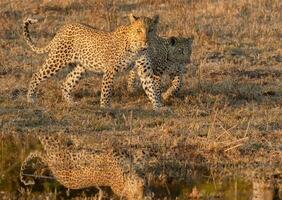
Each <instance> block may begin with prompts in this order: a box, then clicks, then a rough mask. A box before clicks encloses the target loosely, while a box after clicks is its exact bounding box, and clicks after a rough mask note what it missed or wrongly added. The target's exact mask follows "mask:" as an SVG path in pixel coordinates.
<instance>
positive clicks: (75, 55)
mask: <svg viewBox="0 0 282 200" xmlns="http://www.w3.org/2000/svg"><path fill="white" fill-rule="evenodd" d="M129 19H130V23H129V24H126V25H121V26H118V27H117V28H116V29H115V30H113V31H104V30H99V29H97V28H94V27H92V26H90V25H85V24H80V23H69V24H65V25H64V26H62V27H61V28H60V29H59V30H58V32H57V33H56V35H55V36H54V37H53V39H52V40H51V41H50V42H49V43H48V44H47V45H46V46H45V47H37V46H36V45H35V44H34V42H33V40H32V38H31V36H30V33H29V25H31V24H35V23H37V22H38V20H37V19H32V18H27V19H26V20H25V21H24V25H23V29H24V31H23V35H24V39H25V41H26V42H27V44H28V46H29V47H30V48H31V49H32V50H33V51H34V52H36V53H37V54H42V53H46V54H48V57H47V59H46V60H45V63H44V64H43V65H42V66H41V67H40V69H39V70H38V71H37V72H36V73H34V74H33V75H32V78H31V81H30V83H29V86H28V92H27V101H28V102H35V100H36V94H37V93H38V92H37V91H38V86H39V85H40V84H41V83H42V82H43V81H45V80H46V79H48V78H50V77H52V76H53V75H55V74H56V73H57V72H58V71H59V70H60V69H62V68H64V67H66V66H68V65H69V64H72V65H74V66H75V67H74V69H73V70H72V71H71V72H70V73H69V74H68V75H67V77H66V80H65V81H64V83H63V84H62V96H63V98H64V99H65V100H66V101H67V103H68V105H73V104H75V105H76V104H77V102H75V101H74V98H73V95H72V94H71V93H72V91H73V89H74V88H75V87H76V86H77V85H78V83H79V80H80V79H81V77H82V75H83V74H84V73H85V72H86V70H90V71H94V72H99V73H101V72H102V73H103V78H102V87H101V97H100V106H101V107H102V108H109V107H111V97H112V90H113V86H114V78H115V77H116V76H117V75H119V74H121V73H122V72H126V71H129V70H130V69H132V68H136V70H137V72H138V75H139V76H140V79H141V82H142V86H143V89H144V90H145V93H146V94H147V96H148V98H149V100H150V102H151V103H152V105H153V108H154V109H156V110H157V109H158V108H161V107H162V106H163V105H162V103H161V97H160V96H158V94H157V92H156V88H157V86H156V84H155V81H154V77H153V70H152V67H151V60H150V58H149V56H148V47H149V36H151V35H152V34H151V33H150V32H152V31H153V30H154V27H155V26H156V25H157V23H158V21H159V20H158V19H159V17H158V16H157V15H156V16H154V17H153V18H150V17H144V16H142V17H138V16H135V15H133V14H132V13H131V14H130V15H129ZM132 63H134V64H132Z"/></svg>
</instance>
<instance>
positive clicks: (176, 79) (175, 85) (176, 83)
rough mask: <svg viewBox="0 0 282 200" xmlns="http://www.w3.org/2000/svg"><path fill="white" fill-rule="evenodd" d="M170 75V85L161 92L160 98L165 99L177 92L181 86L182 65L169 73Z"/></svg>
mask: <svg viewBox="0 0 282 200" xmlns="http://www.w3.org/2000/svg"><path fill="white" fill-rule="evenodd" d="M170 77H173V80H172V85H171V86H170V87H169V88H168V89H167V91H165V92H164V93H163V94H162V98H163V100H165V101H167V100H169V98H170V97H172V96H173V95H175V94H177V93H178V92H179V90H180V89H181V87H182V86H183V67H179V68H178V70H177V71H176V72H175V73H171V74H170Z"/></svg>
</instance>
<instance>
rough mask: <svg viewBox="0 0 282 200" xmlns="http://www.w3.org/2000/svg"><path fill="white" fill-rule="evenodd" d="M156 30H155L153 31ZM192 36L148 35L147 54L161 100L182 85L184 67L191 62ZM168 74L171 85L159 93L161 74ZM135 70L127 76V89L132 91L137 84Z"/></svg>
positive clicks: (167, 97)
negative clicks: (167, 36) (149, 57)
mask: <svg viewBox="0 0 282 200" xmlns="http://www.w3.org/2000/svg"><path fill="white" fill-rule="evenodd" d="M155 32H156V31H155ZM193 41H194V37H193V36H191V37H182V36H178V37H175V36H171V37H169V38H164V37H160V36H158V35H156V34H155V35H154V36H153V37H150V46H149V49H148V51H149V55H150V56H151V61H152V68H153V73H154V79H155V83H156V86H157V89H156V90H157V93H158V95H159V96H161V97H162V100H163V101H168V100H169V99H170V98H171V97H172V96H174V95H176V94H177V93H178V92H179V90H180V89H181V88H182V87H183V74H184V69H185V68H184V67H185V66H186V65H188V64H190V63H191V54H192V45H193ZM165 74H168V76H169V78H170V80H172V81H171V86H170V87H169V88H168V89H167V90H166V91H165V92H164V93H163V94H161V92H162V91H161V90H162V89H161V88H162V87H161V80H162V76H163V75H165ZM137 78H138V76H137V73H136V70H134V69H133V70H131V71H130V72H129V76H128V84H127V85H128V90H129V92H130V93H133V92H134V91H135V89H136V86H137Z"/></svg>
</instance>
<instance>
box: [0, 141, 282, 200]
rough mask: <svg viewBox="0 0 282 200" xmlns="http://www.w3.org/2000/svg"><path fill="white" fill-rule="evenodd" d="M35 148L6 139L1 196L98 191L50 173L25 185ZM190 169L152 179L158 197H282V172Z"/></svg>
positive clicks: (246, 199) (52, 196) (77, 194)
mask: <svg viewBox="0 0 282 200" xmlns="http://www.w3.org/2000/svg"><path fill="white" fill-rule="evenodd" d="M11 137H12V136H11ZM34 149H41V146H40V145H39V144H38V142H36V141H33V140H32V139H30V141H29V145H26V144H25V142H22V138H20V137H18V138H17V139H11V138H9V137H7V138H6V139H5V142H4V140H3V138H2V142H1V154H0V156H1V157H0V158H1V159H0V161H1V162H0V164H1V166H0V170H1V171H0V175H1V176H0V199H20V198H22V199H46V198H49V199H71V198H74V197H77V198H79V197H93V196H95V194H97V192H98V190H97V189H96V188H87V189H84V190H68V189H66V188H64V187H63V186H62V185H60V184H59V183H58V182H56V180H55V179H54V178H53V177H50V178H48V177H49V176H50V174H48V173H47V174H45V175H46V177H41V178H38V179H36V184H35V185H33V186H24V185H23V184H22V183H21V182H20V180H19V172H20V166H21V162H22V161H23V160H24V159H25V157H26V156H27V155H28V152H30V151H32V150H34ZM280 169H281V168H280ZM260 170H261V169H260ZM187 171H189V172H190V173H189V174H188V175H187V176H185V177H172V176H171V177H169V176H168V177H165V178H164V179H162V178H160V177H159V178H158V179H154V180H152V181H151V182H150V189H151V190H152V191H153V192H154V194H155V199H179V200H182V199H183V200H186V199H226V200H249V199H250V200H259V199H260V200H274V199H275V200H278V199H281V197H282V187H281V186H282V184H281V183H282V181H281V171H278V172H277V171H276V172H275V171H271V172H267V173H266V174H264V173H262V172H261V171H259V170H258V169H256V168H253V169H251V170H250V169H248V170H247V169H246V170H244V169H242V168H240V169H238V170H237V169H234V168H228V167H225V168H224V169H221V168H209V167H208V166H201V167H197V166H194V167H192V168H191V166H190V169H187ZM263 171H267V169H265V170H263ZM103 190H104V191H106V192H104V196H108V197H109V196H112V195H113V193H112V192H111V190H110V189H109V188H103Z"/></svg>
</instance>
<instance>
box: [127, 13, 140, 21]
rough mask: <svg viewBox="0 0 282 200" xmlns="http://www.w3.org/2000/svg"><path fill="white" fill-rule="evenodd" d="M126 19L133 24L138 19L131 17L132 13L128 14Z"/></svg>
mask: <svg viewBox="0 0 282 200" xmlns="http://www.w3.org/2000/svg"><path fill="white" fill-rule="evenodd" d="M128 17H129V20H130V22H135V21H136V20H138V19H139V17H137V16H135V15H133V14H132V13H130V14H129V16H128Z"/></svg>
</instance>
